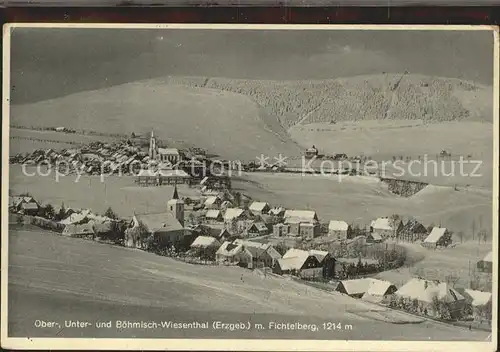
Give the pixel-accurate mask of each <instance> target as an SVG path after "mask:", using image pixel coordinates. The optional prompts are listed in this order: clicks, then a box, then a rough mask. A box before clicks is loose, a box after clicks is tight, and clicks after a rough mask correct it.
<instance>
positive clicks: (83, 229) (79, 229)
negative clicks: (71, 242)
mask: <svg viewBox="0 0 500 352" xmlns="http://www.w3.org/2000/svg"><path fill="white" fill-rule="evenodd" d="M93 232H94V228H93V226H92V224H89V223H87V224H81V225H74V224H71V225H66V226H65V227H64V230H63V233H64V234H69V235H84V234H91V233H93Z"/></svg>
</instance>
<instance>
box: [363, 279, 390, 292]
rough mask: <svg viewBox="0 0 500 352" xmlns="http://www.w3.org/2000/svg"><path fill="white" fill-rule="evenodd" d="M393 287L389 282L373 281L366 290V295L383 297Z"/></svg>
mask: <svg viewBox="0 0 500 352" xmlns="http://www.w3.org/2000/svg"><path fill="white" fill-rule="evenodd" d="M391 286H393V284H392V283H390V282H389V281H383V280H376V279H374V280H373V281H372V282H371V284H370V286H369V287H368V290H367V291H366V293H368V294H369V295H372V296H383V295H385V294H386V293H387V290H388V289H389V288H390V287H391Z"/></svg>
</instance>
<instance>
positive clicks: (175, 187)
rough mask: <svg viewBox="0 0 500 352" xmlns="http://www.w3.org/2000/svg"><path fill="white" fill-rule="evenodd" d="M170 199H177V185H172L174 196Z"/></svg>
mask: <svg viewBox="0 0 500 352" xmlns="http://www.w3.org/2000/svg"><path fill="white" fill-rule="evenodd" d="M172 199H179V194H178V193H177V185H174V195H173V197H172Z"/></svg>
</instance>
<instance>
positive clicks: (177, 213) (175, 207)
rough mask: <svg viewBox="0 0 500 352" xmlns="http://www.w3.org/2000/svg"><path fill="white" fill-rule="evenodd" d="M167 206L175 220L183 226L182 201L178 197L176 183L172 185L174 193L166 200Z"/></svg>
mask: <svg viewBox="0 0 500 352" xmlns="http://www.w3.org/2000/svg"><path fill="white" fill-rule="evenodd" d="M167 208H168V211H169V212H170V213H171V214H172V215H173V216H174V217H175V218H176V219H177V221H178V222H179V223H180V224H181V225H182V226H184V201H183V200H182V199H179V194H178V193H177V185H175V186H174V195H173V196H172V199H170V200H169V201H168V202H167Z"/></svg>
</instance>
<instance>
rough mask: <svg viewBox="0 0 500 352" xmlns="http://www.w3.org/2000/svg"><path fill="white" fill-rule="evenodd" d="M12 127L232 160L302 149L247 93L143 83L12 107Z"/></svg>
mask: <svg viewBox="0 0 500 352" xmlns="http://www.w3.org/2000/svg"><path fill="white" fill-rule="evenodd" d="M10 123H11V125H20V126H25V127H40V126H66V127H69V128H74V129H78V130H94V131H100V132H107V131H112V132H113V133H124V134H127V135H128V134H130V133H131V132H136V133H137V132H141V133H146V132H149V131H151V130H152V129H154V130H155V133H156V134H157V135H158V136H159V138H160V139H162V138H163V139H167V138H168V139H173V140H175V141H177V142H178V144H182V145H185V144H188V145H196V146H198V147H202V148H206V149H208V150H209V151H210V152H213V153H216V154H219V155H221V156H222V157H224V158H228V159H232V160H255V157H256V156H259V155H260V154H261V153H266V154H267V155H274V154H278V153H283V154H286V155H291V154H297V153H299V149H298V147H297V146H296V145H295V143H294V142H292V141H291V140H290V139H289V138H288V136H287V134H286V132H285V131H284V130H283V129H282V128H281V126H280V125H279V123H277V120H276V118H275V117H272V116H271V115H269V114H268V113H266V112H265V111H264V110H263V109H262V108H261V107H260V106H259V105H258V104H256V103H255V102H252V101H251V100H250V99H248V98H247V97H245V96H244V95H240V94H234V93H230V92H223V91H220V90H214V89H206V88H203V89H202V88H193V87H182V86H176V85H164V84H158V83H157V82H151V81H145V82H137V83H130V84H125V85H120V86H115V87H112V88H108V89H103V90H97V91H89V92H82V93H77V94H73V95H69V96H65V97H61V98H57V99H52V100H46V101H42V102H38V103H33V104H27V105H20V106H13V107H12V110H11V121H10Z"/></svg>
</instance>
